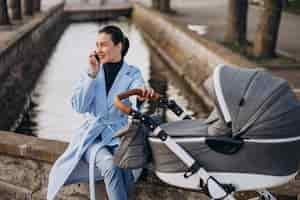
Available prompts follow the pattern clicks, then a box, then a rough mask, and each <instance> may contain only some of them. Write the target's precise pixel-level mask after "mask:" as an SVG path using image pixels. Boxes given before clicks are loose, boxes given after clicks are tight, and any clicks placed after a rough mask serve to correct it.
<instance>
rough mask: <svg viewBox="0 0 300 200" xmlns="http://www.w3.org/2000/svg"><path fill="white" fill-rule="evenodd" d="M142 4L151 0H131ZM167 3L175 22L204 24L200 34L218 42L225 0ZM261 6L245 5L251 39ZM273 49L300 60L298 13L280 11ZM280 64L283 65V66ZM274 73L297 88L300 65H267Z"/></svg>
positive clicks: (223, 16) (223, 31)
mask: <svg viewBox="0 0 300 200" xmlns="http://www.w3.org/2000/svg"><path fill="white" fill-rule="evenodd" d="M135 1H136V2H141V3H143V4H144V5H146V6H150V5H151V0H135ZM171 2H172V3H171V7H172V9H174V10H175V11H176V14H175V15H173V14H172V15H169V16H170V17H172V18H173V19H175V20H176V21H177V22H179V23H181V24H184V25H186V26H187V27H188V24H192V25H203V26H207V33H206V34H205V35H203V37H205V38H207V39H210V40H214V41H217V42H222V41H223V38H224V33H225V29H226V16H227V4H228V0H209V1H200V0H184V2H183V1H182V0H171ZM261 11H262V10H261V9H260V8H258V7H256V6H250V7H249V15H248V33H247V37H248V40H250V41H253V39H254V37H255V32H256V26H257V23H258V20H259V16H260V14H261ZM277 51H280V52H284V53H286V54H288V55H290V56H293V57H296V58H298V60H300V16H297V15H292V14H287V13H283V16H282V19H281V25H280V31H279V40H278V45H277ZM283 67H284V66H283ZM271 71H272V72H274V73H275V74H276V75H278V76H281V77H283V78H285V79H288V80H289V82H290V83H291V85H292V86H293V87H294V88H300V81H299V80H300V68H299V70H298V69H293V70H290V69H284V68H281V69H271Z"/></svg>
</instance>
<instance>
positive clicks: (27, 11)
mask: <svg viewBox="0 0 300 200" xmlns="http://www.w3.org/2000/svg"><path fill="white" fill-rule="evenodd" d="M33 1H34V0H23V6H24V7H23V8H24V9H23V10H24V15H28V16H32V15H33V5H34V4H33Z"/></svg>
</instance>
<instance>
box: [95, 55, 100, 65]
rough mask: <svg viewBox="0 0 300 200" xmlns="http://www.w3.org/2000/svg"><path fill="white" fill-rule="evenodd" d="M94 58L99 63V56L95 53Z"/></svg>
mask: <svg viewBox="0 0 300 200" xmlns="http://www.w3.org/2000/svg"><path fill="white" fill-rule="evenodd" d="M95 58H96V60H97V62H98V63H100V58H99V56H98V55H97V54H95Z"/></svg>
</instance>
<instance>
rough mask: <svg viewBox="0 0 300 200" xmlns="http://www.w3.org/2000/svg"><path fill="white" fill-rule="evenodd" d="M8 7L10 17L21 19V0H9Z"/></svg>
mask: <svg viewBox="0 0 300 200" xmlns="http://www.w3.org/2000/svg"><path fill="white" fill-rule="evenodd" d="M8 7H9V8H10V11H11V18H12V19H14V20H21V19H22V10H21V0H9V1H8Z"/></svg>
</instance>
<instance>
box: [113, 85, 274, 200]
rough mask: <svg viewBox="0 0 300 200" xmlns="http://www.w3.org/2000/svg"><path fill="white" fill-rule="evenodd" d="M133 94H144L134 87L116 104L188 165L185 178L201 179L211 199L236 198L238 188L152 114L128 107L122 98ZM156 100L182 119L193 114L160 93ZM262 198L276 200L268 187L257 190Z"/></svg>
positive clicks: (155, 97) (119, 96) (121, 97)
mask: <svg viewBox="0 0 300 200" xmlns="http://www.w3.org/2000/svg"><path fill="white" fill-rule="evenodd" d="M132 95H139V96H142V91H141V90H140V89H133V90H130V91H128V92H126V93H122V94H119V95H117V97H116V98H115V102H114V103H115V105H116V106H117V107H118V108H119V109H120V110H121V111H122V112H124V113H126V114H128V115H129V116H131V117H133V118H134V119H138V120H140V121H141V122H142V123H143V124H144V125H145V126H147V127H148V128H149V129H150V130H151V134H150V136H152V137H158V138H159V139H160V140H161V141H162V142H163V143H164V144H165V145H166V146H167V147H168V148H169V149H170V150H171V151H172V152H173V153H174V154H175V155H176V156H177V157H178V158H179V159H180V160H181V161H182V162H183V163H184V164H185V165H186V166H187V167H188V170H187V171H186V172H185V173H184V178H190V177H192V176H196V177H198V179H199V189H200V190H202V191H203V192H204V193H205V194H206V195H208V196H209V197H210V198H211V199H225V200H235V197H234V192H236V189H235V187H234V185H231V184H222V183H220V182H219V181H218V180H217V179H216V178H215V177H214V176H212V175H210V174H209V173H208V172H207V170H205V168H204V167H202V166H201V165H200V163H199V162H198V161H197V160H195V159H194V158H193V157H192V156H191V155H190V154H189V153H188V152H187V151H186V150H185V149H184V148H182V147H181V146H180V145H179V144H178V143H176V141H175V140H174V139H173V138H172V137H171V136H170V135H168V133H167V132H166V131H164V130H163V129H162V128H161V127H160V126H159V124H158V123H156V122H155V121H154V120H153V119H152V118H151V117H150V116H147V115H145V114H142V113H141V112H139V111H137V110H134V109H133V108H129V107H127V106H126V105H125V104H123V103H122V101H121V100H122V99H125V98H128V97H129V96H132ZM152 99H154V100H158V101H159V105H160V106H163V107H166V108H168V109H170V110H171V111H172V112H174V113H175V114H176V115H177V116H178V117H179V118H180V119H183V120H189V119H192V117H191V116H189V115H188V114H186V113H185V112H184V111H183V109H182V108H180V107H179V106H178V105H177V104H176V102H175V101H173V100H168V99H166V98H163V97H161V96H160V95H159V94H155V95H154V96H153V98H152ZM257 192H258V194H259V197H260V199H263V200H276V197H274V196H273V195H272V194H271V193H270V192H268V191H267V190H266V189H260V190H257Z"/></svg>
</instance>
